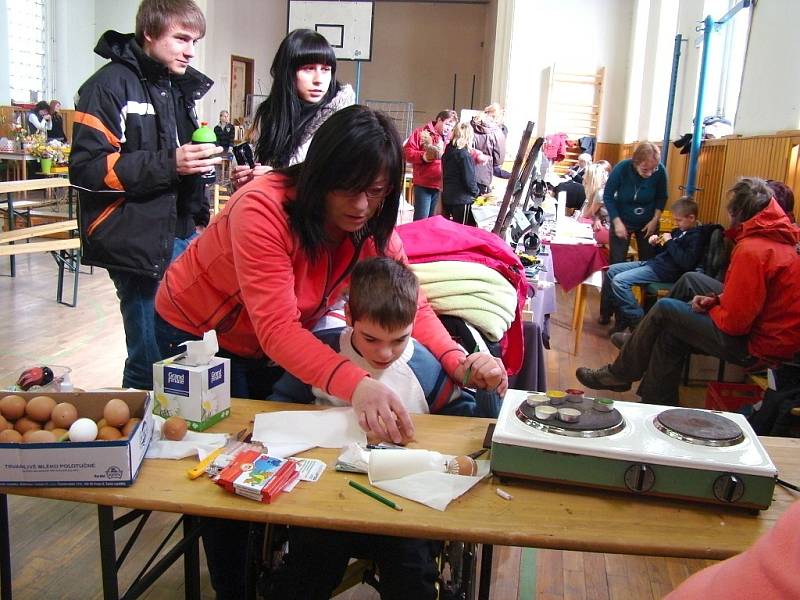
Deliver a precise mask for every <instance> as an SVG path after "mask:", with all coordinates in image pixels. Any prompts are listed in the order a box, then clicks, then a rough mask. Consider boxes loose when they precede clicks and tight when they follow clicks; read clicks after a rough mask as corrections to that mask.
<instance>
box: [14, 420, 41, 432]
mask: <svg viewBox="0 0 800 600" xmlns="http://www.w3.org/2000/svg"><path fill="white" fill-rule="evenodd" d="M41 428H42V425H41V423H37V422H36V421H34V420H33V419H29V418H28V417H20V418H19V419H17V422H16V423H14V429H16V430H17V431H19V432H20V433H21V434H23V435H25V432H26V431H31V430H36V429H41Z"/></svg>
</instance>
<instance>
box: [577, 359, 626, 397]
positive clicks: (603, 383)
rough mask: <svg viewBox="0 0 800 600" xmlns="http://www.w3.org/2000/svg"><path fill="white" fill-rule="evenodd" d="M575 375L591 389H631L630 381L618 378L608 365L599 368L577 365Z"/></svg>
mask: <svg viewBox="0 0 800 600" xmlns="http://www.w3.org/2000/svg"><path fill="white" fill-rule="evenodd" d="M575 377H577V378H578V381H580V382H581V384H582V385H583V386H585V387H587V388H590V389H592V390H610V391H612V392H627V391H628V390H629V389H631V382H630V381H624V380H622V379H619V378H618V377H617V376H616V375H614V374H613V373H612V372H611V369H609V366H608V365H606V366H605V367H600V368H599V369H588V368H586V367H579V368H578V369H576V371H575Z"/></svg>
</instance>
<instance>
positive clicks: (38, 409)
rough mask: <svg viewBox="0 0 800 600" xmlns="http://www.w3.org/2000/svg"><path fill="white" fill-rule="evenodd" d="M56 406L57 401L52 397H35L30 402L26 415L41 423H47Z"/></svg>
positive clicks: (26, 408)
mask: <svg viewBox="0 0 800 600" xmlns="http://www.w3.org/2000/svg"><path fill="white" fill-rule="evenodd" d="M55 406H56V401H55V400H53V399H52V398H51V397H50V396H34V397H33V398H31V399H30V400H28V405H27V406H26V407H25V414H27V415H28V416H29V417H30V418H31V419H33V420H34V421H37V422H39V423H47V422H48V421H49V420H50V415H51V414H52V413H53V409H54V408H55Z"/></svg>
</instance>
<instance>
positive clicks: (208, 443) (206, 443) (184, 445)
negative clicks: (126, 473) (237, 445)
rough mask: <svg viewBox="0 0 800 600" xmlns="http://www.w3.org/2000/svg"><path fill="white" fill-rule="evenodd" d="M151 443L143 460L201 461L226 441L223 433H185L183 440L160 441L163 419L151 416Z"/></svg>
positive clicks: (226, 438) (226, 436)
mask: <svg viewBox="0 0 800 600" xmlns="http://www.w3.org/2000/svg"><path fill="white" fill-rule="evenodd" d="M153 424H154V427H153V441H152V442H150V446H149V447H148V448H147V454H145V458H171V459H173V460H178V459H181V458H186V457H187V456H197V457H198V460H203V459H204V458H205V457H206V456H207V455H208V454H209V453H210V452H212V451H213V450H216V449H217V448H222V447H223V446H224V445H225V444H226V442H227V441H228V435H227V434H225V433H198V432H196V431H187V432H186V435H185V436H183V439H182V440H180V441H177V442H174V441H172V440H164V439H161V427H162V425H164V418H163V417H160V416H158V415H153Z"/></svg>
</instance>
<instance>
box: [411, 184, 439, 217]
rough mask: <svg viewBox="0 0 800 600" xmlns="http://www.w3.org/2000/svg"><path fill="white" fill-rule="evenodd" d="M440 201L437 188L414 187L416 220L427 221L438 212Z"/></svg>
mask: <svg viewBox="0 0 800 600" xmlns="http://www.w3.org/2000/svg"><path fill="white" fill-rule="evenodd" d="M438 201H439V190H437V189H435V188H429V187H423V186H421V185H415V186H414V220H415V221H419V220H420V219H427V218H428V217H432V216H433V213H435V212H436V203H437V202H438Z"/></svg>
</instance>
